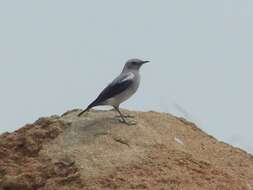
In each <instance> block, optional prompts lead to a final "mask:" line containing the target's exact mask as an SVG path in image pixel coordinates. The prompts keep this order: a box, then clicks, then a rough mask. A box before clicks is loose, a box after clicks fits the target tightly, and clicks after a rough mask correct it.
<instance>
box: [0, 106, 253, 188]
mask: <svg viewBox="0 0 253 190" xmlns="http://www.w3.org/2000/svg"><path fill="white" fill-rule="evenodd" d="M79 111H80V110H72V111H69V112H66V113H65V114H63V115H62V116H61V117H59V116H52V117H48V118H41V119H39V120H38V121H36V122H35V123H33V124H28V125H26V126H24V127H23V128H20V129H19V130H17V131H15V132H13V133H4V134H2V135H0V189H1V190H16V189H17V190H26V189H31V190H33V189H38V190H58V189H63V190H64V189H71V190H76V189H91V190H92V189H94V190H95V189H108V190H109V189H152V190H154V189H175V190H177V189H178V190H181V189H182V190H198V189H201V190H203V189H207V190H209V189H210V190H214V189H217V190H218V189H222V190H250V189H253V157H252V155H250V154H248V153H247V152H245V151H243V150H240V149H238V148H234V147H232V146H230V145H228V144H226V143H223V142H219V141H218V140H216V139H215V138H213V137H212V136H210V135H207V134H206V133H204V132H203V131H202V130H200V129H199V128H198V127H197V126H195V125H194V124H193V123H190V122H188V121H186V120H185V119H183V118H177V117H175V116H172V115H170V114H165V113H157V112H130V111H127V110H123V111H124V112H125V113H127V114H131V115H132V116H134V118H133V120H135V121H136V122H137V124H136V125H133V126H127V125H125V124H123V123H120V122H119V121H118V118H115V116H116V113H115V112H113V111H94V110H92V111H90V112H89V113H87V114H84V115H83V116H82V117H77V114H78V112H79ZM131 120H132V119H131ZM214 127H215V126H214Z"/></svg>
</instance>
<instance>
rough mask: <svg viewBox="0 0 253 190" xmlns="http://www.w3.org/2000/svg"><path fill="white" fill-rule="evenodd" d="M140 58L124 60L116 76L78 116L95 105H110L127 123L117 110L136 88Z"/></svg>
mask: <svg viewBox="0 0 253 190" xmlns="http://www.w3.org/2000/svg"><path fill="white" fill-rule="evenodd" d="M148 62H149V61H142V60H140V59H130V60H128V61H127V62H126V64H125V66H124V68H123V70H122V72H121V73H120V75H119V76H118V77H116V78H115V79H114V80H113V81H112V82H111V83H110V84H109V85H108V86H107V87H106V88H105V89H104V90H103V91H102V92H101V93H100V94H99V96H98V97H97V98H96V99H95V100H94V101H93V102H92V103H91V104H90V105H89V106H88V107H87V108H86V109H85V110H84V111H82V112H81V113H79V114H78V116H81V115H82V114H83V113H85V112H87V111H89V110H90V109H91V108H93V107H95V106H101V105H110V106H113V107H114V109H115V110H116V111H117V112H118V113H119V114H120V117H121V118H122V121H123V122H124V123H126V124H129V123H128V122H127V121H126V120H125V118H124V115H123V114H122V113H121V112H120V110H119V105H120V104H121V103H122V102H124V101H126V100H127V99H129V98H130V97H131V96H132V95H133V94H134V93H135V92H136V91H137V89H138V87H139V84H140V73H139V70H140V68H141V66H142V65H143V64H144V63H148Z"/></svg>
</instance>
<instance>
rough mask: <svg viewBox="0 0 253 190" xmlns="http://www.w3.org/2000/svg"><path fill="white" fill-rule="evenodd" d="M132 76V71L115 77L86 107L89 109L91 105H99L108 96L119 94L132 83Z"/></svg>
mask: <svg viewBox="0 0 253 190" xmlns="http://www.w3.org/2000/svg"><path fill="white" fill-rule="evenodd" d="M133 77H134V75H133V74H132V73H131V74H128V75H123V76H120V77H117V78H116V79H115V80H114V81H113V82H112V83H111V84H109V85H108V86H107V87H106V88H105V89H104V90H103V91H102V92H101V93H100V94H99V96H98V97H97V98H96V100H94V101H93V102H92V103H91V104H90V105H89V106H88V108H89V109H90V108H91V107H94V106H97V105H100V104H101V103H103V102H104V101H106V100H108V99H109V98H112V97H114V96H116V95H118V94H120V93H121V92H123V91H124V90H126V89H127V88H129V87H130V86H131V85H132V83H133Z"/></svg>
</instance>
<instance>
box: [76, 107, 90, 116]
mask: <svg viewBox="0 0 253 190" xmlns="http://www.w3.org/2000/svg"><path fill="white" fill-rule="evenodd" d="M89 110H90V108H89V107H87V108H86V109H85V110H83V111H82V112H81V113H79V114H78V115H77V116H78V117H80V116H81V115H82V114H84V113H85V112H87V111H89Z"/></svg>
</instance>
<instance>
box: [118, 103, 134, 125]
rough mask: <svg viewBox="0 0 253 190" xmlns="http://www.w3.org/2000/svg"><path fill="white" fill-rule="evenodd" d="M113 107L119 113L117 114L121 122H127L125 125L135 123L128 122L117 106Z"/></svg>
mask: <svg viewBox="0 0 253 190" xmlns="http://www.w3.org/2000/svg"><path fill="white" fill-rule="evenodd" d="M114 109H115V110H116V111H117V112H118V113H119V115H120V117H121V119H122V122H123V123H125V124H127V125H135V124H136V123H128V122H127V121H126V119H125V118H124V115H123V114H122V113H121V112H120V110H119V107H117V106H114Z"/></svg>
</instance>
